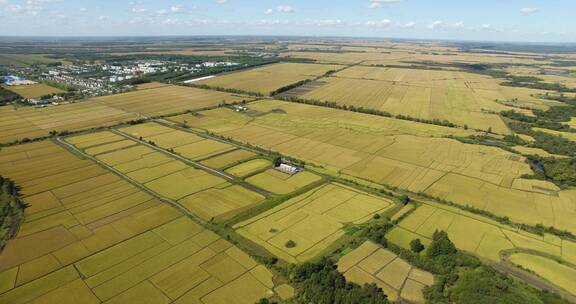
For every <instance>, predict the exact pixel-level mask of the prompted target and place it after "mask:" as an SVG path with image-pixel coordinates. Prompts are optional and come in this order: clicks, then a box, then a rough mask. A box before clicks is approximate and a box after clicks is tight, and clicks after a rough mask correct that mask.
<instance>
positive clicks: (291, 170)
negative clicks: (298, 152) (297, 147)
mask: <svg viewBox="0 0 576 304" xmlns="http://www.w3.org/2000/svg"><path fill="white" fill-rule="evenodd" d="M276 170H278V171H280V172H283V173H286V174H290V175H294V174H296V173H298V172H300V168H298V167H296V166H292V165H288V164H280V166H278V167H276Z"/></svg>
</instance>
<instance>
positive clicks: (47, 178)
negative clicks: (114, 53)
mask: <svg viewBox="0 0 576 304" xmlns="http://www.w3.org/2000/svg"><path fill="white" fill-rule="evenodd" d="M99 136H100V137H102V136H104V137H106V136H108V137H113V136H111V135H110V134H96V135H93V136H92V138H90V139H91V140H97V138H96V137H99ZM84 139H87V138H83V139H82V140H80V139H79V142H86V141H85V140H84ZM88 146H89V145H88ZM32 168H34V169H32ZM0 170H1V171H2V172H3V174H6V175H10V176H11V178H13V179H14V180H15V181H16V182H17V183H18V184H19V185H20V186H21V187H22V193H23V196H24V200H25V202H26V203H27V204H29V207H28V208H26V218H25V222H24V223H23V224H22V227H21V229H20V232H19V233H18V235H17V237H16V239H14V240H12V241H10V242H9V243H8V245H7V246H6V248H5V249H4V251H3V252H2V253H1V254H0V302H1V303H28V302H34V303H71V304H72V303H74V304H76V303H101V302H106V303H144V302H151V303H191V302H193V303H204V304H216V303H231V302H234V303H245V304H252V303H255V302H256V301H257V300H259V299H260V298H262V297H269V296H272V295H274V293H275V291H274V287H275V285H274V283H273V274H272V273H271V272H270V271H268V270H267V269H266V268H265V267H264V266H261V265H259V264H258V263H256V262H255V261H254V260H253V259H252V258H251V257H249V256H248V255H247V254H246V253H244V252H243V251H241V250H240V249H238V248H237V247H235V246H233V245H232V244H231V243H229V242H228V241H226V240H224V239H222V238H220V237H219V236H218V235H216V234H215V233H213V232H211V231H209V230H206V229H204V228H203V227H202V226H200V225H199V224H197V223H195V222H194V221H192V220H191V219H189V218H188V217H186V216H185V215H183V214H182V213H180V212H179V211H177V209H175V208H173V207H171V206H168V205H166V204H164V203H161V202H160V201H159V200H157V199H156V198H155V197H153V196H151V195H149V194H147V193H146V192H143V191H141V190H140V189H139V188H138V187H136V186H134V185H132V184H130V183H128V182H127V181H125V180H123V179H122V178H120V177H118V176H117V175H115V174H112V173H110V172H108V171H107V170H105V169H103V168H101V167H100V166H98V165H96V164H95V163H93V162H92V161H89V160H86V159H80V158H78V157H77V156H75V155H73V154H71V153H69V152H67V151H66V150H64V149H63V148H61V147H59V146H57V145H55V144H53V143H51V142H48V141H45V142H40V143H34V144H27V145H21V146H17V147H13V148H6V149H3V150H2V151H0ZM284 288H285V287H284Z"/></svg>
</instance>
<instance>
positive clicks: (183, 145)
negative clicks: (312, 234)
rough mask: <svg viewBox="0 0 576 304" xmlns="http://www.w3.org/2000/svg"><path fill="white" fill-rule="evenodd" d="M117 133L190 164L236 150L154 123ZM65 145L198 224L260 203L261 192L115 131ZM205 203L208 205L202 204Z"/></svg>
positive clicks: (229, 215) (223, 217)
mask: <svg viewBox="0 0 576 304" xmlns="http://www.w3.org/2000/svg"><path fill="white" fill-rule="evenodd" d="M120 130H122V131H124V132H127V133H131V134H133V135H134V136H140V137H142V138H144V139H146V140H147V141H148V142H154V145H158V146H160V147H164V148H165V149H171V151H172V150H173V151H175V153H177V154H178V155H181V156H183V157H185V158H188V159H191V160H199V159H206V158H209V157H211V156H214V155H216V154H222V153H229V152H231V151H234V150H236V148H234V147H233V146H231V145H227V144H223V143H220V142H217V141H214V140H209V139H204V138H202V137H199V136H196V135H194V134H190V133H187V132H183V131H178V130H174V129H171V128H168V127H164V126H162V125H158V124H143V125H137V126H133V127H127V128H122V129H120ZM153 139H154V140H155V141H152V140H153ZM67 141H68V142H69V143H71V144H74V145H75V146H76V147H77V148H79V149H82V151H83V152H84V153H86V154H88V155H91V156H93V157H95V158H96V159H98V160H99V161H101V162H103V163H104V164H105V165H106V166H109V167H110V168H113V169H114V170H116V171H117V172H119V173H120V174H123V175H125V176H126V177H127V178H130V179H131V180H133V181H134V182H136V183H138V184H140V185H142V186H143V187H145V188H146V189H149V190H150V191H153V192H154V193H157V194H158V195H160V196H162V197H165V198H167V199H170V200H173V201H175V202H178V204H179V205H180V206H182V207H183V208H185V209H186V210H188V211H190V212H191V213H193V214H195V215H196V216H198V217H200V218H201V219H202V220H204V221H221V220H223V219H226V218H229V217H233V216H234V215H236V214H238V213H240V212H242V211H244V210H246V209H249V208H250V207H254V206H255V205H258V204H259V203H261V202H262V201H263V200H264V199H265V197H264V196H262V195H261V194H259V193H256V192H254V191H252V190H250V189H246V188H244V187H242V186H239V185H234V184H232V183H230V182H229V181H228V180H227V179H225V178H223V177H222V176H218V175H214V174H211V173H209V172H206V171H204V170H202V169H199V168H196V167H193V166H191V165H190V164H188V163H186V162H183V161H182V160H179V159H175V158H174V157H172V156H170V155H169V154H167V153H163V152H161V151H158V150H155V149H153V148H152V147H150V146H146V145H143V144H140V143H138V142H137V141H135V140H133V139H130V138H127V137H124V136H122V135H118V134H116V133H112V132H99V133H92V134H88V135H80V136H74V137H70V138H68V139H67ZM176 143H178V144H176ZM187 151H191V152H187ZM206 201H210V204H206Z"/></svg>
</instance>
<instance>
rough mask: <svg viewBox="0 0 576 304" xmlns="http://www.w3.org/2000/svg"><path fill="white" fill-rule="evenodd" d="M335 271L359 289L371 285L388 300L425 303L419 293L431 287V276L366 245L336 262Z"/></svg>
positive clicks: (393, 255) (376, 247)
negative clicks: (377, 288) (376, 287)
mask: <svg viewBox="0 0 576 304" xmlns="http://www.w3.org/2000/svg"><path fill="white" fill-rule="evenodd" d="M338 271H340V272H342V273H343V274H344V276H345V277H346V279H347V280H349V281H352V282H355V283H357V284H360V285H364V284H371V283H374V284H376V285H377V286H378V287H380V288H382V290H384V292H385V293H386V295H388V298H389V299H390V300H392V301H397V300H398V299H399V298H402V299H405V300H407V301H410V303H424V295H423V294H422V290H423V289H424V287H426V286H432V285H433V284H434V276H433V275H432V274H431V273H429V272H426V271H422V270H420V269H417V268H414V267H412V266H410V264H408V263H407V262H406V261H403V260H402V259H401V258H399V257H398V256H397V255H396V254H394V253H393V252H390V251H388V250H386V249H383V248H380V247H379V246H378V245H376V244H374V243H372V242H370V241H366V242H365V243H363V244H362V245H360V246H359V247H358V248H356V249H355V250H354V251H352V252H350V253H348V254H346V255H345V256H343V257H342V258H340V260H339V261H338Z"/></svg>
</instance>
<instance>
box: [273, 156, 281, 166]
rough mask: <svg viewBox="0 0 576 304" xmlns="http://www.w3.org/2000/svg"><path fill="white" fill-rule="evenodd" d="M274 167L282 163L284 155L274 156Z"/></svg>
mask: <svg viewBox="0 0 576 304" xmlns="http://www.w3.org/2000/svg"><path fill="white" fill-rule="evenodd" d="M273 162H274V167H279V166H280V165H281V164H282V157H280V156H276V157H274V161H273Z"/></svg>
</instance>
